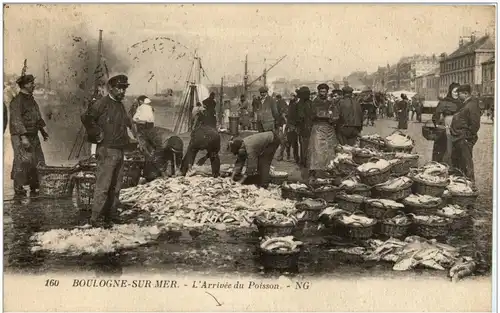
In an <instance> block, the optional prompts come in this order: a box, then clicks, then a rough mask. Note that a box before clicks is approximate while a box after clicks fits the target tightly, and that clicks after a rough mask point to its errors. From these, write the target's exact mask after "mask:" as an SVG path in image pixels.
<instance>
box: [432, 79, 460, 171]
mask: <svg viewBox="0 0 500 313" xmlns="http://www.w3.org/2000/svg"><path fill="white" fill-rule="evenodd" d="M458 87H460V84H458V83H451V85H450V86H449V87H448V94H447V95H446V97H445V98H444V99H443V100H441V101H439V103H438V105H437V107H436V110H435V111H434V114H433V115H432V121H433V122H434V125H436V126H437V125H440V126H444V127H445V128H446V131H445V132H443V133H442V134H441V135H440V136H439V137H437V138H436V140H434V145H433V148H432V161H434V162H439V163H444V164H447V165H448V166H450V167H451V166H452V164H451V149H452V138H451V133H450V125H451V120H452V119H453V115H454V114H455V113H457V112H458V110H459V109H460V108H461V107H462V102H461V101H460V99H458V91H457V90H458Z"/></svg>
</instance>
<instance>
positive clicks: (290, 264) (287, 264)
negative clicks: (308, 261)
mask: <svg viewBox="0 0 500 313" xmlns="http://www.w3.org/2000/svg"><path fill="white" fill-rule="evenodd" d="M259 251H260V263H261V265H262V266H263V267H264V269H266V270H293V271H297V270H298V268H299V257H300V249H297V250H295V251H268V250H266V249H262V248H261V247H259Z"/></svg>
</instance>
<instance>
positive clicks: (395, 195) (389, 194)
mask: <svg viewBox="0 0 500 313" xmlns="http://www.w3.org/2000/svg"><path fill="white" fill-rule="evenodd" d="M411 186H412V184H411V183H409V184H407V185H403V186H401V187H400V188H397V189H393V190H387V189H384V188H381V187H380V186H374V187H373V188H372V197H373V198H378V199H389V200H394V201H399V200H402V199H404V198H406V197H408V196H409V195H411Z"/></svg>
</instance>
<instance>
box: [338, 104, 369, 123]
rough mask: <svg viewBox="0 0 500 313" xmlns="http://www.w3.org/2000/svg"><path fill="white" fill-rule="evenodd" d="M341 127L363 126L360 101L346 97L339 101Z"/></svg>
mask: <svg viewBox="0 0 500 313" xmlns="http://www.w3.org/2000/svg"><path fill="white" fill-rule="evenodd" d="M339 110H340V115H339V122H338V124H339V125H340V126H355V127H362V126H363V109H362V108H361V105H360V104H359V102H358V101H356V100H355V99H353V98H349V97H344V98H343V99H341V100H340V101H339Z"/></svg>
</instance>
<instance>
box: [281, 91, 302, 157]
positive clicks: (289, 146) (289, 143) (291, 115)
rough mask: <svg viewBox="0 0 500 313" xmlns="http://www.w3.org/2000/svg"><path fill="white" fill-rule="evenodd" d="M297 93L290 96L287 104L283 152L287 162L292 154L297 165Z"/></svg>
mask: <svg viewBox="0 0 500 313" xmlns="http://www.w3.org/2000/svg"><path fill="white" fill-rule="evenodd" d="M297 92H298V90H296V91H295V93H293V94H292V99H291V100H290V103H289V104H288V113H287V116H286V129H285V132H286V134H285V152H286V156H287V160H290V155H291V153H293V159H294V160H295V163H297V164H299V162H300V157H299V141H298V136H297V101H298V98H297ZM290 150H292V151H290ZM281 155H282V154H281Z"/></svg>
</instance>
